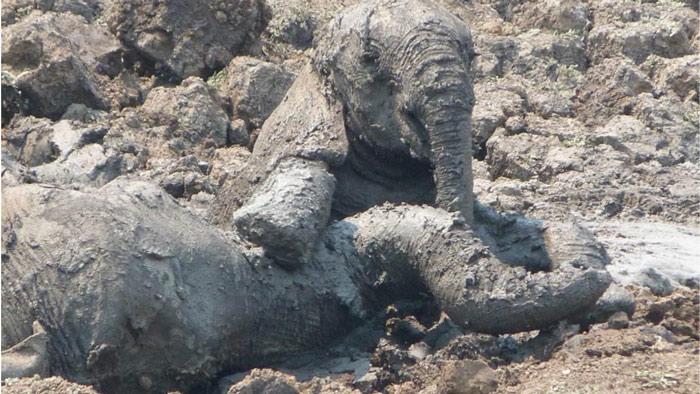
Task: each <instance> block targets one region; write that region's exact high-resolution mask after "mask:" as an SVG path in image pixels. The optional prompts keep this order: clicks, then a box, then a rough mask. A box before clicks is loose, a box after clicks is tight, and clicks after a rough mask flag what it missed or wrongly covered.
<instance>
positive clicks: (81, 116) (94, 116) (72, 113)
mask: <svg viewBox="0 0 700 394" xmlns="http://www.w3.org/2000/svg"><path fill="white" fill-rule="evenodd" d="M107 115H108V113H107V112H106V111H100V110H96V109H92V108H90V107H88V106H86V105H84V104H71V105H69V106H68V108H66V112H64V113H63V116H62V117H61V119H62V120H74V121H77V122H80V123H97V122H99V121H104V120H106V118H107Z"/></svg>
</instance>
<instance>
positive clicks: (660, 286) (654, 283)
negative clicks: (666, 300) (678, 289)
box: [641, 267, 674, 296]
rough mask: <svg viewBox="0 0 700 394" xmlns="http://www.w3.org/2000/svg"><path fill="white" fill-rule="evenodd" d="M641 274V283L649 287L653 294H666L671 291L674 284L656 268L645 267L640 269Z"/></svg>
mask: <svg viewBox="0 0 700 394" xmlns="http://www.w3.org/2000/svg"><path fill="white" fill-rule="evenodd" d="M642 275H643V277H642V279H641V280H642V285H643V286H646V287H647V288H649V290H651V292H652V293H653V294H654V295H657V296H666V295H669V294H671V293H673V290H674V286H673V283H671V280H670V279H668V277H667V276H666V275H664V274H662V273H661V272H659V271H658V270H656V268H652V267H650V268H647V269H645V270H644V271H642Z"/></svg>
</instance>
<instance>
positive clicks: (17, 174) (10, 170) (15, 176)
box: [0, 146, 36, 187]
mask: <svg viewBox="0 0 700 394" xmlns="http://www.w3.org/2000/svg"><path fill="white" fill-rule="evenodd" d="M0 156H1V157H2V186H3V187H6V186H15V185H19V184H20V183H33V182H36V176H35V175H34V173H32V172H31V171H30V170H29V169H27V168H26V167H25V166H23V165H22V164H20V163H18V162H17V160H16V159H15V158H14V157H13V155H12V154H11V153H10V152H8V151H7V150H6V149H5V147H4V146H3V147H2V154H0Z"/></svg>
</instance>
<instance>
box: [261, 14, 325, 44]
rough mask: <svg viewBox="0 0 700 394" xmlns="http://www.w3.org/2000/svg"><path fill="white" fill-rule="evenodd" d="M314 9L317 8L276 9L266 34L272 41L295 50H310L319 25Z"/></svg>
mask: <svg viewBox="0 0 700 394" xmlns="http://www.w3.org/2000/svg"><path fill="white" fill-rule="evenodd" d="M313 8H315V7H303V6H301V5H300V4H291V5H288V6H286V7H282V8H278V9H276V10H275V11H276V12H274V13H273V16H272V19H271V20H270V22H269V23H268V24H267V27H266V28H265V34H266V35H268V36H269V39H271V40H274V41H276V42H281V43H285V44H289V45H291V46H292V47H294V48H298V49H306V48H309V47H310V46H311V43H312V41H313V39H314V33H315V31H316V29H317V28H318V25H319V22H318V20H317V16H315V15H313V12H314V11H313Z"/></svg>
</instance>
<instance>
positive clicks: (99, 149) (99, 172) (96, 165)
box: [32, 144, 122, 186]
mask: <svg viewBox="0 0 700 394" xmlns="http://www.w3.org/2000/svg"><path fill="white" fill-rule="evenodd" d="M32 170H33V171H34V173H35V174H36V177H37V180H39V181H40V182H43V183H50V184H55V185H70V184H73V183H77V184H83V185H92V186H102V185H104V184H106V183H108V182H109V181H111V180H112V179H114V178H116V177H117V176H119V175H121V173H122V156H121V155H120V154H119V152H117V151H115V150H113V149H111V148H105V147H103V146H102V145H99V144H88V145H85V146H83V147H81V148H79V149H77V150H74V151H71V152H70V153H69V154H68V155H67V156H66V157H65V158H63V159H61V160H56V161H52V162H50V163H46V164H42V165H40V166H37V167H33V168H32Z"/></svg>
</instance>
